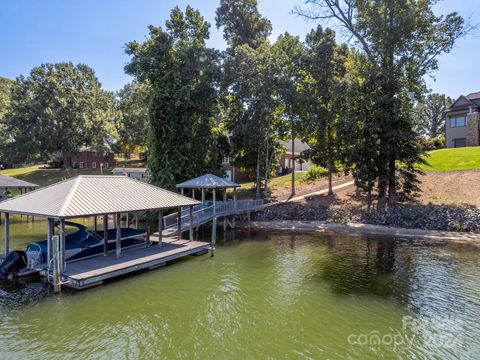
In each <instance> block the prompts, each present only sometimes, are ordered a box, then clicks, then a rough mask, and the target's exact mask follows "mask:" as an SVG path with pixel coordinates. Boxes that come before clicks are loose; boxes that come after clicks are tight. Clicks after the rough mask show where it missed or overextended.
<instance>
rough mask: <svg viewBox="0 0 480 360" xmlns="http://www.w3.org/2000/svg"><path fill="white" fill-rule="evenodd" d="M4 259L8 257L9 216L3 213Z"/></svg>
mask: <svg viewBox="0 0 480 360" xmlns="http://www.w3.org/2000/svg"><path fill="white" fill-rule="evenodd" d="M4 232H5V249H4V250H5V258H6V257H7V256H8V252H9V246H10V214H9V213H5V228H4Z"/></svg>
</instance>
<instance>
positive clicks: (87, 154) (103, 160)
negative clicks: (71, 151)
mask: <svg viewBox="0 0 480 360" xmlns="http://www.w3.org/2000/svg"><path fill="white" fill-rule="evenodd" d="M100 164H103V168H104V169H106V168H110V167H114V166H115V165H116V160H115V155H114V153H113V152H112V151H109V152H108V153H107V154H101V153H99V152H97V151H95V150H93V149H92V148H90V147H83V148H82V149H80V151H79V153H78V154H76V155H75V156H73V157H72V167H73V168H74V169H99V168H100Z"/></svg>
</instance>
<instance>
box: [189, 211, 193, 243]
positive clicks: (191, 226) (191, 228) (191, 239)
mask: <svg viewBox="0 0 480 360" xmlns="http://www.w3.org/2000/svg"><path fill="white" fill-rule="evenodd" d="M189 212H190V234H189V235H190V241H193V206H190V207H189Z"/></svg>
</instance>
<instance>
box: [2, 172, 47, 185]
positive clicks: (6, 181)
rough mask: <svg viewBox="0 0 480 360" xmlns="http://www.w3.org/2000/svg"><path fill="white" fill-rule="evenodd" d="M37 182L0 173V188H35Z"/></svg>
mask: <svg viewBox="0 0 480 360" xmlns="http://www.w3.org/2000/svg"><path fill="white" fill-rule="evenodd" d="M36 187H38V185H37V184H32V183H30V182H28V181H24V180H20V179H16V178H14V177H10V176H6V175H2V174H0V188H36Z"/></svg>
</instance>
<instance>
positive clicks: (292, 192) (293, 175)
mask: <svg viewBox="0 0 480 360" xmlns="http://www.w3.org/2000/svg"><path fill="white" fill-rule="evenodd" d="M291 123H292V189H291V192H290V196H291V197H293V196H294V195H295V130H294V124H293V118H292V120H291Z"/></svg>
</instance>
